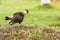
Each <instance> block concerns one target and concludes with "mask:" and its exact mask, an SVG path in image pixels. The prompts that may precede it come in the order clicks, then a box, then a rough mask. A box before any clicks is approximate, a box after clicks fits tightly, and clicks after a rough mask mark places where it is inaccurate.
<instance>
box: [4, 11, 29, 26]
mask: <svg viewBox="0 0 60 40" xmlns="http://www.w3.org/2000/svg"><path fill="white" fill-rule="evenodd" d="M28 12H29V11H28V10H25V11H23V12H16V13H14V14H13V16H12V17H9V16H6V17H5V20H10V22H9V24H10V25H13V24H15V23H19V24H21V22H22V21H23V19H24V16H25V15H26V14H28Z"/></svg>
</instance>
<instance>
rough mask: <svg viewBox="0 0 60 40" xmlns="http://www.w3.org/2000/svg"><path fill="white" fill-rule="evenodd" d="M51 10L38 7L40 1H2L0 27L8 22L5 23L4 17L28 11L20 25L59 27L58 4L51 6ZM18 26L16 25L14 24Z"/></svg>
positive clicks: (59, 8)
mask: <svg viewBox="0 0 60 40" xmlns="http://www.w3.org/2000/svg"><path fill="white" fill-rule="evenodd" d="M51 7H52V8H48V7H47V6H46V7H45V6H44V7H42V6H40V0H2V2H1V5H0V25H1V26H7V25H8V22H9V21H5V20H4V17H5V16H11V15H13V13H15V12H17V11H23V10H24V9H29V10H30V12H29V14H28V15H26V16H25V18H24V21H23V22H22V25H44V26H48V25H55V26H58V25H60V20H58V19H57V18H58V17H59V16H60V4H59V3H56V4H51ZM16 25H18V24H16Z"/></svg>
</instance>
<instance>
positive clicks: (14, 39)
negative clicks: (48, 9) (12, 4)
mask: <svg viewBox="0 0 60 40" xmlns="http://www.w3.org/2000/svg"><path fill="white" fill-rule="evenodd" d="M0 40H60V29H58V28H54V27H49V28H44V27H42V26H41V25H40V26H37V25H35V26H23V25H20V26H15V27H12V26H8V27H5V28H1V29H0Z"/></svg>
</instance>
